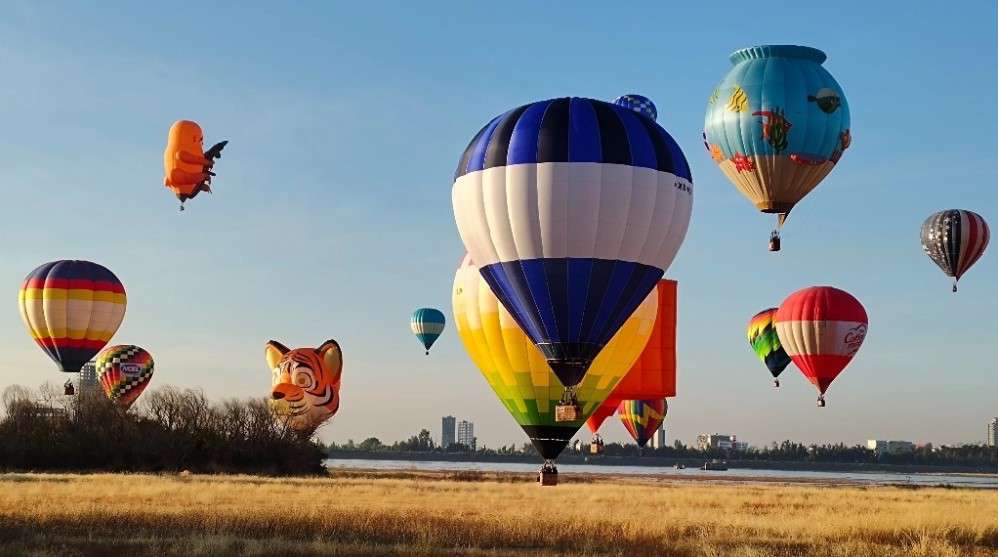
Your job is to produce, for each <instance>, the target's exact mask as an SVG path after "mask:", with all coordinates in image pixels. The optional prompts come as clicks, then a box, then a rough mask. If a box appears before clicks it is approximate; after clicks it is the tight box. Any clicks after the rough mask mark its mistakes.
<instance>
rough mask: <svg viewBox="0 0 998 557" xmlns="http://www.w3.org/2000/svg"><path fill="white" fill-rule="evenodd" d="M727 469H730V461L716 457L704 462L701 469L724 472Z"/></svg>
mask: <svg viewBox="0 0 998 557" xmlns="http://www.w3.org/2000/svg"><path fill="white" fill-rule="evenodd" d="M727 469H728V463H727V462H725V461H723V460H718V459H716V458H715V459H713V460H708V461H707V462H704V463H703V468H701V470H718V471H722V472H723V471H724V470H727Z"/></svg>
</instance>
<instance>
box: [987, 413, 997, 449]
mask: <svg viewBox="0 0 998 557" xmlns="http://www.w3.org/2000/svg"><path fill="white" fill-rule="evenodd" d="M988 446H989V447H998V418H991V421H990V422H988Z"/></svg>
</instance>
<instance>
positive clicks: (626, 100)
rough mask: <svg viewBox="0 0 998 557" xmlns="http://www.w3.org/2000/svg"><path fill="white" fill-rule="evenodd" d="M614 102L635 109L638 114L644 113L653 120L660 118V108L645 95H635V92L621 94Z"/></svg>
mask: <svg viewBox="0 0 998 557" xmlns="http://www.w3.org/2000/svg"><path fill="white" fill-rule="evenodd" d="M613 104H615V105H617V106H621V107H624V108H627V109H629V110H633V111H634V112H637V113H638V114H643V115H644V116H647V117H649V118H651V119H652V120H657V119H658V109H657V108H655V103H653V102H652V101H651V99H649V98H648V97H646V96H644V95H635V94H633V93H631V94H627V95H621V96H619V97H617V98H616V99H613Z"/></svg>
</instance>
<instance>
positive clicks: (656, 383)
mask: <svg viewBox="0 0 998 557" xmlns="http://www.w3.org/2000/svg"><path fill="white" fill-rule="evenodd" d="M678 290H679V283H677V282H676V281H674V280H669V279H663V280H660V281H658V287H657V288H656V289H655V291H656V293H657V295H658V309H657V311H656V316H655V326H654V328H653V329H652V333H651V336H650V337H649V339H648V343H647V344H646V345H645V347H644V349H643V350H642V351H641V355H640V356H639V357H638V359H637V360H635V361H634V364H633V365H632V366H631V368H630V369H629V370H628V371H627V374H626V375H624V378H623V379H621V380H620V382H619V383H617V386H616V387H614V389H613V392H611V393H610V396H608V397H607V398H606V400H605V401H603V404H602V405H600V407H599V408H597V409H596V410H595V411H594V412H593V414H592V415H591V416H589V419H588V420H587V421H586V426H587V427H589V431H591V432H593V433H596V432H597V431H598V430H599V428H600V426H601V425H602V424H603V421H604V420H606V418H609V417H610V416H612V415H613V414H614V412H616V411H617V408H618V406H619V405H620V402H621V401H622V400H626V399H653V398H661V399H664V398H665V397H670V396H676V314H677V306H678V304H677V301H678Z"/></svg>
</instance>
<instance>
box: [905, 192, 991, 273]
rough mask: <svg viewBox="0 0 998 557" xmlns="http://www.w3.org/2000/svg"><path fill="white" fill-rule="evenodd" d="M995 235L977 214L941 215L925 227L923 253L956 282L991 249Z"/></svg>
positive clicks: (953, 211)
mask: <svg viewBox="0 0 998 557" xmlns="http://www.w3.org/2000/svg"><path fill="white" fill-rule="evenodd" d="M990 238H991V231H990V230H989V229H988V223H987V222H985V221H984V218H983V217H981V215H978V214H977V213H975V212H973V211H965V210H962V209H949V210H946V211H939V212H938V213H935V214H933V215H931V216H929V218H927V219H925V222H924V223H922V249H923V250H924V251H925V254H926V255H928V256H929V258H930V259H932V261H933V262H935V264H936V265H938V266H939V268H940V269H942V270H943V272H944V273H946V276H950V277H953V279H954V285H953V291H954V292H955V291H956V281H958V280H960V277H962V276H963V274H964V273H966V272H967V269H970V266H971V265H973V264H974V263H976V262H977V260H978V259H980V258H981V255H983V254H984V249H985V248H986V247H988V240H990Z"/></svg>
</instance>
